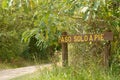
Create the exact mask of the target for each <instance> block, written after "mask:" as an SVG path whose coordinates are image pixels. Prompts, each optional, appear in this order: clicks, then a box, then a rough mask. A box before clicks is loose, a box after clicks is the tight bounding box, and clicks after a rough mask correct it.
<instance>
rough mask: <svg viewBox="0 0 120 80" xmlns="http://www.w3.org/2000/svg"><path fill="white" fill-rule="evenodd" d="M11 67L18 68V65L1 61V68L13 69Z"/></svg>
mask: <svg viewBox="0 0 120 80" xmlns="http://www.w3.org/2000/svg"><path fill="white" fill-rule="evenodd" d="M11 68H16V66H13V65H12V64H10V63H0V70H3V69H11Z"/></svg>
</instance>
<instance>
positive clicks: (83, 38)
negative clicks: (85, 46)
mask: <svg viewBox="0 0 120 80" xmlns="http://www.w3.org/2000/svg"><path fill="white" fill-rule="evenodd" d="M105 40H113V33H112V32H104V33H101V34H82V35H62V36H61V37H60V38H59V42H60V43H75V42H88V41H91V42H94V41H105Z"/></svg>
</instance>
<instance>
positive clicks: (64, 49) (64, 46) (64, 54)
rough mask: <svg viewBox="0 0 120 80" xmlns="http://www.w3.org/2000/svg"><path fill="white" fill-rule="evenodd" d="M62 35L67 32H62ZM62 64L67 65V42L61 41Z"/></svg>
mask: <svg viewBox="0 0 120 80" xmlns="http://www.w3.org/2000/svg"><path fill="white" fill-rule="evenodd" d="M62 35H63V36H65V35H67V32H63V33H62ZM62 66H63V67H66V66H68V44H67V43H62Z"/></svg>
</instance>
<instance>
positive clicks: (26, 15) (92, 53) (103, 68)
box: [0, 0, 120, 80]
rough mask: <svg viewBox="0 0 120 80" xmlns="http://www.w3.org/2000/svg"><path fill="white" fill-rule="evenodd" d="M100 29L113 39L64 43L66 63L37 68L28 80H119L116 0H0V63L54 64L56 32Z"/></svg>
mask: <svg viewBox="0 0 120 80" xmlns="http://www.w3.org/2000/svg"><path fill="white" fill-rule="evenodd" d="M105 31H109V32H112V33H113V41H107V40H106V41H100V42H99V41H98V42H85V43H69V44H68V46H69V50H68V52H69V67H67V68H55V69H53V70H48V71H47V70H43V71H42V72H40V73H39V71H38V72H37V73H35V76H34V75H33V79H32V80H42V79H43V80H48V79H49V80H56V79H58V80H78V78H80V79H81V80H119V79H120V78H119V76H120V72H119V71H120V0H0V64H2V66H4V64H5V66H7V64H8V67H9V64H10V65H13V67H14V66H15V67H22V66H27V65H33V64H40V63H49V62H53V63H56V62H57V61H58V60H59V59H58V55H60V54H61V44H60V43H58V39H59V37H60V36H61V34H62V32H67V33H68V34H70V35H76V34H99V33H100V34H101V33H103V32H105ZM106 46H107V47H108V48H106ZM106 51H109V53H110V54H108V55H107V56H106V57H104V55H105V53H106ZM59 53H60V54H59ZM55 57H56V58H55ZM105 58H107V60H108V64H107V65H106V64H104V61H105ZM29 62H30V63H29ZM0 68H1V69H2V68H3V67H1V66H0ZM6 68H7V67H6ZM37 74H40V75H38V76H36V75H37ZM26 76H27V75H26ZM26 76H25V77H26ZM17 79H19V78H17ZM26 79H27V78H26ZM21 80H22V79H21ZM23 80H25V79H24V77H23ZM29 80H30V79H29Z"/></svg>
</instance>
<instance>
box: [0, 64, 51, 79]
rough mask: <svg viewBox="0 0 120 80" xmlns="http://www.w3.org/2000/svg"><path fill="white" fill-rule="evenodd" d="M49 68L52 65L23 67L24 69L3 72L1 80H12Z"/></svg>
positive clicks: (0, 73) (0, 76) (0, 74)
mask: <svg viewBox="0 0 120 80" xmlns="http://www.w3.org/2000/svg"><path fill="white" fill-rule="evenodd" d="M49 67H51V64H43V65H40V66H28V67H22V68H16V69H7V70H2V71H0V80H10V79H12V78H15V77H19V76H22V75H25V74H30V73H33V72H35V71H37V70H38V69H44V68H49Z"/></svg>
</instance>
